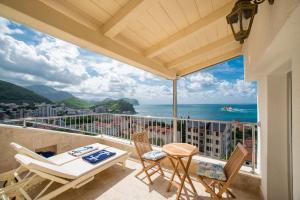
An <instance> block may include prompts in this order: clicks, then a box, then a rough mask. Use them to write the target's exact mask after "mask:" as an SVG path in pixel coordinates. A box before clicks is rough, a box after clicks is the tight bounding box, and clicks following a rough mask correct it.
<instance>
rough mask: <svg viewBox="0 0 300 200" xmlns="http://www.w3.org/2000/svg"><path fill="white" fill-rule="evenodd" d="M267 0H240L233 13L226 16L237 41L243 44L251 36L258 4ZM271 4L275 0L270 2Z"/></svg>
mask: <svg viewBox="0 0 300 200" xmlns="http://www.w3.org/2000/svg"><path fill="white" fill-rule="evenodd" d="M264 1H265V0H238V1H237V2H236V3H235V5H234V7H233V9H232V11H231V13H230V14H228V15H227V16H226V19H227V23H228V24H230V27H231V30H232V32H233V35H234V38H235V40H237V41H239V42H240V43H241V44H242V43H244V40H245V39H246V38H247V37H248V36H249V34H250V31H251V27H252V23H253V20H254V16H255V15H256V13H257V8H258V4H260V3H263V2H264ZM269 3H270V4H273V3H274V0H269Z"/></svg>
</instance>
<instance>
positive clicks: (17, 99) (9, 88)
mask: <svg viewBox="0 0 300 200" xmlns="http://www.w3.org/2000/svg"><path fill="white" fill-rule="evenodd" d="M0 102H1V103H16V104H22V103H29V104H32V103H43V102H44V103H51V101H50V100H49V99H47V98H45V97H42V96H40V95H38V94H36V93H34V92H32V91H30V90H28V89H26V88H23V87H20V86H17V85H14V84H12V83H9V82H6V81H1V80H0Z"/></svg>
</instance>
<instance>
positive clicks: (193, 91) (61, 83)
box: [0, 18, 256, 104]
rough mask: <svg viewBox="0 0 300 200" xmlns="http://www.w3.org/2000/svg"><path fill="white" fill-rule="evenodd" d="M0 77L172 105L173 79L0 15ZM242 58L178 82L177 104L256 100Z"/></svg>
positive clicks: (83, 94)
mask: <svg viewBox="0 0 300 200" xmlns="http://www.w3.org/2000/svg"><path fill="white" fill-rule="evenodd" d="M0 46H1V49H0V79H1V80H5V81H9V82H12V83H15V84H18V85H21V86H28V85H37V84H42V85H48V86H51V87H54V88H56V89H58V90H63V91H67V92H70V93H72V94H73V95H75V96H77V97H79V98H83V99H87V100H102V99H104V98H108V97H109V98H121V97H128V98H136V99H138V100H139V101H140V103H142V104H170V103H172V82H171V81H170V80H166V79H164V78H161V77H159V76H156V75H153V74H151V73H149V72H146V71H143V70H140V69H137V68H135V67H132V66H129V65H127V64H125V63H121V62H118V61H116V60H113V59H110V58H108V57H105V56H102V55H99V54H96V53H93V52H91V51H89V50H86V49H82V48H80V47H78V46H75V45H73V44H70V43H67V42H64V41H62V40H59V39H56V38H54V37H51V36H49V35H46V34H44V33H41V32H38V31H36V30H34V29H31V28H28V27H26V26H23V25H20V24H17V23H14V22H12V21H9V20H7V19H4V18H0ZM243 79H244V71H243V58H242V57H239V58H236V59H233V60H230V61H227V62H225V63H221V64H218V65H216V66H214V67H210V68H206V69H204V70H201V71H199V72H196V73H193V74H190V75H188V76H186V77H182V78H180V79H179V80H178V102H179V103H185V104H189V103H193V104H196V103H256V84H255V83H253V82H251V83H250V82H245V81H244V80H243Z"/></svg>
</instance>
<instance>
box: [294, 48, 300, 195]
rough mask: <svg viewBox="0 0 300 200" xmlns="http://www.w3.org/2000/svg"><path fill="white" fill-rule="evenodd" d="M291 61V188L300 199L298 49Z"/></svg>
mask: <svg viewBox="0 0 300 200" xmlns="http://www.w3.org/2000/svg"><path fill="white" fill-rule="evenodd" d="M297 54H298V55H297V56H296V57H295V59H294V61H293V72H292V73H293V74H292V80H293V90H292V93H293V97H292V101H293V108H292V109H293V116H292V123H293V127H292V129H293V136H292V141H293V186H294V187H293V190H294V199H295V200H299V199H300V49H299V51H298V53H297Z"/></svg>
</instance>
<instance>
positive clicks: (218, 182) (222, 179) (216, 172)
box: [198, 143, 248, 199]
mask: <svg viewBox="0 0 300 200" xmlns="http://www.w3.org/2000/svg"><path fill="white" fill-rule="evenodd" d="M247 154H248V151H247V150H246V149H245V148H244V147H243V145H241V144H240V143H238V144H237V146H236V148H235V149H234V151H233V153H232V154H231V156H230V158H229V160H228V162H227V163H226V165H225V166H224V167H222V166H220V165H215V164H207V166H210V167H211V168H210V169H208V170H207V171H210V172H205V170H202V172H201V173H200V171H201V169H200V168H201V164H200V166H199V170H198V179H199V181H200V182H201V183H202V185H203V186H204V187H205V189H206V192H208V193H210V194H211V197H212V198H213V199H222V194H223V193H226V194H227V197H229V196H230V197H231V198H235V195H234V194H233V193H232V192H231V191H230V190H229V189H228V188H229V186H230V184H231V183H232V181H233V179H234V178H235V176H236V175H237V174H238V172H239V170H240V168H241V167H242V165H243V163H244V162H245V159H246V156H247ZM202 167H203V166H202ZM206 181H210V183H209V184H208V183H207V182H206ZM216 189H218V190H217V191H216Z"/></svg>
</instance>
